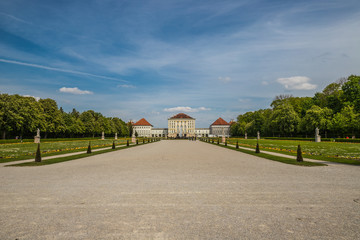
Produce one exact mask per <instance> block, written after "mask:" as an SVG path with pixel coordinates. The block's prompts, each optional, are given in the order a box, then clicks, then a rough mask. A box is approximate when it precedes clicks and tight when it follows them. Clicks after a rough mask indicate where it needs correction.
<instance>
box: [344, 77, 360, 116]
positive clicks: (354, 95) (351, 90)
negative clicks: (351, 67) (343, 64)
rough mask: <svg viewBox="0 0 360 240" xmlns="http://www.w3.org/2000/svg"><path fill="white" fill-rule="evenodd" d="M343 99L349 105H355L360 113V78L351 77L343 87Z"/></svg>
mask: <svg viewBox="0 0 360 240" xmlns="http://www.w3.org/2000/svg"><path fill="white" fill-rule="evenodd" d="M342 90H343V92H344V94H343V99H344V101H345V103H346V104H347V105H354V106H355V110H356V111H357V112H360V76H355V75H351V76H349V77H348V79H347V81H346V82H345V83H344V85H343V86H342Z"/></svg>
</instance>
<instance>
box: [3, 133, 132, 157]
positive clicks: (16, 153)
mask: <svg viewBox="0 0 360 240" xmlns="http://www.w3.org/2000/svg"><path fill="white" fill-rule="evenodd" d="M113 141H114V140H110V139H106V140H99V139H97V140H92V141H90V142H91V148H92V149H97V148H104V147H110V146H111V145H112V142H113ZM115 143H116V145H123V144H126V138H121V139H118V140H115ZM88 144H89V140H88V139H76V140H72V139H71V140H66V141H50V142H44V141H42V143H41V145H40V149H41V153H42V156H43V157H47V156H53V155H59V154H64V153H70V152H80V151H86V149H87V146H88ZM36 148H37V144H36V143H33V142H31V143H29V142H25V143H10V144H1V145H0V163H4V162H12V161H19V160H26V159H32V158H34V156H35V151H36Z"/></svg>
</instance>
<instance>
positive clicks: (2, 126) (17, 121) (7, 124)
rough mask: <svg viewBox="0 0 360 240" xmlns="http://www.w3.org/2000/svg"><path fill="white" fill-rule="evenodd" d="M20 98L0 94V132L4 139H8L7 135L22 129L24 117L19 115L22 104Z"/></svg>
mask: <svg viewBox="0 0 360 240" xmlns="http://www.w3.org/2000/svg"><path fill="white" fill-rule="evenodd" d="M18 97H19V96H12V95H9V94H0V130H1V132H2V138H3V139H5V138H6V133H7V132H11V131H13V130H16V129H20V128H21V124H22V121H23V119H22V117H21V116H20V115H19V113H18V109H19V108H20V104H19V101H18V99H16V98H18Z"/></svg>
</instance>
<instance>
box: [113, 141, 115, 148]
mask: <svg viewBox="0 0 360 240" xmlns="http://www.w3.org/2000/svg"><path fill="white" fill-rule="evenodd" d="M112 149H115V141H113V145H112Z"/></svg>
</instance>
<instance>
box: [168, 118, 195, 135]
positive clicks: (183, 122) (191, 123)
mask: <svg viewBox="0 0 360 240" xmlns="http://www.w3.org/2000/svg"><path fill="white" fill-rule="evenodd" d="M168 137H172V138H176V137H195V118H192V117H190V116H188V115H186V114H185V113H179V114H176V115H174V116H172V117H171V118H169V119H168Z"/></svg>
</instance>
